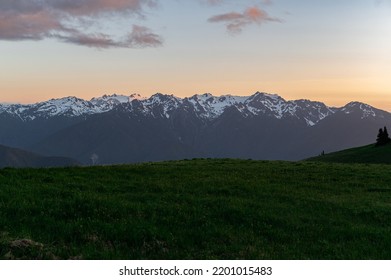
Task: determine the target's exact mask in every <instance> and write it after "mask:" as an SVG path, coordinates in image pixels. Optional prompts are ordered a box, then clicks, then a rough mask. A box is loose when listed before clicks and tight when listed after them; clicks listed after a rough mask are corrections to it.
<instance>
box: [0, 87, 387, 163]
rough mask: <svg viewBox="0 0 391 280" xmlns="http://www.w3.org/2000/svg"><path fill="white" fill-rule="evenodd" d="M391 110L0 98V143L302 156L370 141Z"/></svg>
mask: <svg viewBox="0 0 391 280" xmlns="http://www.w3.org/2000/svg"><path fill="white" fill-rule="evenodd" d="M389 123H391V114H390V113H388V112H385V111H382V110H379V109H376V108H373V107H371V106H369V105H366V104H363V103H359V102H352V103H349V104H347V105H346V106H344V107H342V108H334V107H328V106H326V105H325V104H323V103H320V102H313V101H309V100H295V101H286V100H284V99H283V98H282V97H280V96H278V95H272V94H266V93H260V92H257V93H255V94H254V95H252V96H247V97H242V96H240V97H239V96H231V95H226V96H220V97H215V96H213V95H211V94H203V95H194V96H192V97H189V98H178V97H175V96H172V95H163V94H155V95H153V96H151V97H150V98H148V99H146V98H141V97H140V96H138V95H131V96H122V95H111V96H106V95H105V96H103V97H100V98H93V99H91V100H90V101H86V100H83V99H79V98H76V97H67V98H62V99H52V100H49V101H46V102H40V103H36V104H31V105H21V104H0V144H3V145H7V146H12V147H17V148H22V149H25V150H29V151H32V152H34V153H38V154H42V155H44V156H60V157H67V158H74V159H76V160H77V161H79V162H81V163H83V164H117V163H132V162H146V161H162V160H176V159H185V158H245V159H248V158H251V159H263V160H300V159H304V158H308V157H311V156H315V155H318V154H319V153H320V152H321V151H326V152H327V153H329V152H333V151H337V150H342V149H346V148H350V147H355V146H362V145H365V144H368V143H373V142H375V137H374V136H376V133H377V131H378V129H379V127H383V126H384V125H387V124H389Z"/></svg>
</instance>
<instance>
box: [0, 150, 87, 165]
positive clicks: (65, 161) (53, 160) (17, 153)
mask: <svg viewBox="0 0 391 280" xmlns="http://www.w3.org/2000/svg"><path fill="white" fill-rule="evenodd" d="M79 164H80V163H79V162H77V161H76V160H74V159H71V158H65V157H44V156H41V155H38V154H34V153H31V152H27V151H24V150H20V149H15V148H10V147H6V146H3V145H0V168H3V167H62V166H75V165H79Z"/></svg>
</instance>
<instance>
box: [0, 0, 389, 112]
mask: <svg viewBox="0 0 391 280" xmlns="http://www.w3.org/2000/svg"><path fill="white" fill-rule="evenodd" d="M0 53H1V59H0V102H20V103H33V102H37V101H44V100H47V99H50V98H60V97H65V96H77V97H80V98H84V99H90V98H92V97H94V96H101V95H103V94H113V93H118V94H126V95H129V94H132V93H139V94H141V95H143V96H146V97H148V96H150V95H152V94H154V93H156V92H161V93H165V94H174V95H176V96H179V97H185V96H191V95H194V94H201V93H205V92H209V93H212V94H214V95H223V94H233V95H251V94H253V93H255V92H256V91H263V92H268V93H277V94H279V95H281V96H282V97H283V98H285V99H288V100H291V99H301V98H306V99H311V100H318V101H322V102H325V103H326V104H328V105H331V106H342V105H345V104H346V103H348V102H350V101H362V102H365V103H368V104H371V105H373V106H375V107H378V108H382V109H385V110H387V111H391V1H390V0H383V1H381V0H299V1H292V0H258V1H256V0H241V1H234V0H164V1H163V0H73V1H69V0H2V1H0Z"/></svg>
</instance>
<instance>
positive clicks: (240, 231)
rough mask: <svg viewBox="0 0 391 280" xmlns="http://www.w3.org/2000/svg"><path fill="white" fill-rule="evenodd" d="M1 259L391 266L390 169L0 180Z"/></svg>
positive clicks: (199, 165) (111, 170)
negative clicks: (385, 262) (389, 262)
mask: <svg viewBox="0 0 391 280" xmlns="http://www.w3.org/2000/svg"><path fill="white" fill-rule="evenodd" d="M0 258H1V259H105V260H108V259H299V260H302V259H303V260H305V259H366V260H368V259H391V165H381V164H339V163H322V162H264V161H251V160H228V159H226V160H209V159H208V160H206V159H205V160H203V159H198V160H188V161H186V160H185V161H174V162H165V163H145V164H138V165H124V166H104V167H84V168H83V167H74V168H59V169H10V168H6V169H2V170H0Z"/></svg>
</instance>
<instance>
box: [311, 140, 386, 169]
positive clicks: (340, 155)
mask: <svg viewBox="0 0 391 280" xmlns="http://www.w3.org/2000/svg"><path fill="white" fill-rule="evenodd" d="M309 160H310V161H319V162H341V163H383V164H390V163H391V144H387V145H384V146H378V147H377V146H375V144H371V145H367V146H363V147H357V148H352V149H348V150H343V151H339V152H335V153H330V154H325V155H323V156H318V157H314V158H311V159H309Z"/></svg>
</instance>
